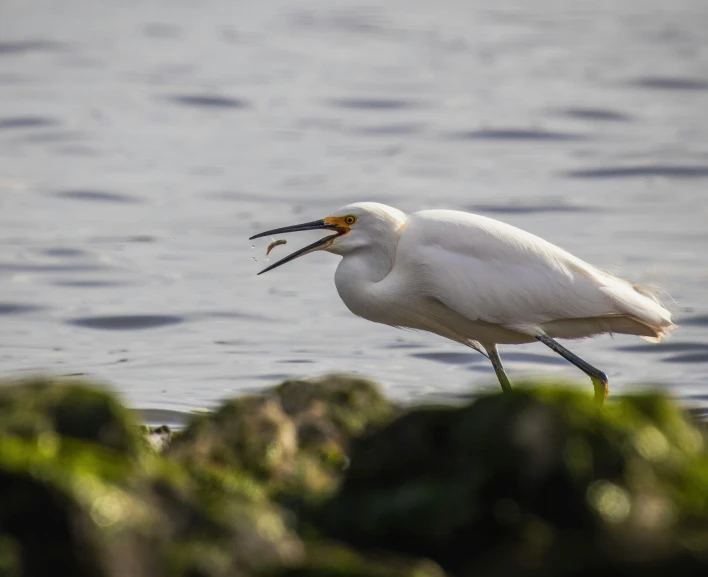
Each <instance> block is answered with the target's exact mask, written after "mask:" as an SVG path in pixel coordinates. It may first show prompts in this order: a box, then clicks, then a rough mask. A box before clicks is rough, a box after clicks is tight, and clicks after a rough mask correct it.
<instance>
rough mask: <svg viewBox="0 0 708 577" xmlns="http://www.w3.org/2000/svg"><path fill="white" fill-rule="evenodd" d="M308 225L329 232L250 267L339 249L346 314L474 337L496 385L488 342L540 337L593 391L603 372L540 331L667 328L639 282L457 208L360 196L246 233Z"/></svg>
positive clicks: (579, 334) (652, 334) (462, 338)
mask: <svg viewBox="0 0 708 577" xmlns="http://www.w3.org/2000/svg"><path fill="white" fill-rule="evenodd" d="M313 228H322V229H329V230H334V231H336V234H334V235H330V236H328V237H325V238H324V239H321V240H320V241H317V242H316V243H313V244H312V245H310V246H308V247H305V249H302V250H300V251H297V252H296V253H294V254H292V255H290V256H288V257H286V258H284V259H282V260H281V261H279V262H277V263H275V264H274V265H272V266H270V267H268V268H267V269H265V270H264V271H262V272H266V271H267V270H271V269H272V268H275V267H277V266H279V265H281V264H284V263H285V262H288V261H290V260H293V259H294V258H297V257H298V256H302V255H303V254H307V253H308V252H312V251H313V250H327V251H329V252H332V253H335V254H339V255H341V256H342V257H343V258H342V260H341V262H340V263H339V266H338V268H337V272H336V275H335V284H336V286H337V291H338V292H339V295H340V296H341V298H342V300H343V301H344V303H345V304H346V305H347V307H348V308H349V309H350V310H351V311H352V312H353V313H354V314H356V315H359V316H361V317H364V318H366V319H368V320H371V321H374V322H378V323H384V324H387V325H391V326H396V327H403V328H411V329H418V330H425V331H430V332H433V333H436V334H439V335H441V336H443V337H446V338H449V339H452V340H455V341H458V342H460V343H464V344H466V345H468V346H471V347H473V348H475V349H477V350H480V351H481V349H482V348H484V349H486V351H487V354H488V356H489V357H490V360H491V361H492V363H493V365H494V368H495V370H496V372H497V375H498V377H499V379H500V382H501V384H502V387H503V388H504V389H507V388H508V387H509V386H510V385H509V382H508V379H507V378H506V374H505V373H504V370H503V368H502V366H501V361H500V360H499V357H498V354H497V351H496V345H499V344H519V343H528V342H533V341H534V340H540V341H541V342H544V344H546V345H548V346H550V347H551V348H552V349H553V350H555V351H556V352H558V353H559V354H561V355H562V356H564V357H565V358H567V359H568V360H569V361H571V362H573V363H574V364H576V365H577V366H578V367H579V368H581V369H582V370H584V371H585V372H586V373H588V375H590V376H591V378H592V379H593V382H594V383H595V389H596V398H597V399H598V400H599V401H603V400H604V396H605V395H606V392H607V378H606V377H605V375H604V373H602V372H601V371H598V370H597V369H595V368H594V367H592V366H591V365H588V364H587V363H585V362H584V361H582V359H579V358H578V357H576V356H575V355H573V354H572V353H570V351H567V349H565V348H563V347H561V346H560V345H559V344H558V343H556V342H555V341H553V340H552V339H553V338H554V337H555V338H583V337H590V336H594V335H598V334H603V333H626V334H633V335H638V336H641V337H643V338H646V339H648V340H654V341H656V340H659V339H661V338H662V337H663V336H665V335H666V334H667V333H668V332H669V331H670V330H671V329H672V328H673V327H674V325H673V323H672V321H671V314H670V313H669V311H668V310H667V309H666V308H665V307H664V306H663V305H662V304H661V303H660V302H659V300H658V298H656V296H655V295H653V294H652V293H651V292H649V291H648V290H645V289H642V288H639V287H636V286H633V285H631V284H630V283H628V282H626V281H624V280H622V279H619V278H617V277H615V276H613V275H611V274H609V273H607V272H605V271H602V270H600V269H598V268H596V267H594V266H592V265H589V264H587V263H586V262H584V261H582V260H580V259H579V258H577V257H575V256H573V255H572V254H570V253H568V252H566V251H564V250H562V249H561V248H559V247H557V246H555V245H553V244H551V243H549V242H547V241H545V240H543V239H541V238H539V237H537V236H534V235H532V234H530V233H528V232H525V231H523V230H521V229H518V228H516V227H513V226H510V225H508V224H505V223H503V222H500V221H497V220H494V219H491V218H486V217H483V216H479V215H475V214H469V213H466V212H458V211H452V210H425V211H421V212H417V213H414V214H411V215H406V214H404V213H403V212H401V211H399V210H397V209H395V208H392V207H389V206H386V205H383V204H378V203H371V202H362V203H356V204H351V205H348V206H345V207H343V208H342V209H340V210H339V211H337V213H336V216H332V217H328V218H325V219H323V220H321V221H314V222H312V223H306V224H304V225H296V226H294V227H285V228H282V229H276V230H273V231H266V232H264V233H261V234H259V235H256V236H255V237H252V238H257V237H259V236H265V235H270V234H278V233H282V232H294V231H297V230H310V229H313Z"/></svg>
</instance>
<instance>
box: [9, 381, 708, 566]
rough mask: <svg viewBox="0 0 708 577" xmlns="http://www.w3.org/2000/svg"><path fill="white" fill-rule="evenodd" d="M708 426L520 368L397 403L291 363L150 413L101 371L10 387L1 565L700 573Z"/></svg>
mask: <svg viewBox="0 0 708 577" xmlns="http://www.w3.org/2000/svg"><path fill="white" fill-rule="evenodd" d="M707 440H708V437H706V430H705V427H704V425H703V424H701V423H699V422H697V421H696V420H695V419H694V417H692V416H691V415H689V414H687V413H685V412H684V411H682V410H680V409H679V408H678V407H677V406H676V405H675V404H674V403H673V402H672V401H670V400H668V399H667V398H665V397H663V396H661V395H660V394H653V393H645V394H640V395H633V396H626V397H613V398H612V401H611V402H610V403H608V404H607V406H606V407H605V408H604V409H600V408H598V407H597V406H596V405H595V404H594V403H593V402H592V399H591V397H590V395H588V394H584V393H582V392H578V390H577V388H572V387H564V386H561V385H553V386H550V385H543V384H542V383H536V384H528V385H527V386H521V387H519V388H518V389H516V390H514V391H513V392H512V393H511V394H507V395H503V394H501V393H499V394H487V395H484V396H482V397H480V398H478V399H476V400H474V401H473V402H471V403H467V404H464V405H459V406H447V405H427V406H413V407H403V406H400V405H398V404H396V403H394V402H392V401H391V400H389V399H387V398H386V397H385V396H384V395H383V394H382V392H381V391H380V389H379V388H378V387H377V386H376V385H375V384H374V383H372V382H370V381H367V380H364V379H360V378H353V377H346V376H338V375H331V376H327V377H323V378H321V379H318V380H312V381H305V380H297V381H296V380H293V381H285V382H283V383H281V384H280V385H278V386H276V387H274V388H272V389H270V390H268V391H266V392H265V393H263V394H259V395H245V396H242V397H237V398H233V399H229V400H226V401H224V402H223V403H222V404H221V405H220V406H219V407H218V408H217V409H215V410H214V411H212V412H208V413H203V414H195V415H194V416H193V417H192V418H191V419H190V420H189V422H188V423H187V424H186V426H185V427H184V428H183V429H181V430H179V431H176V432H174V431H171V430H170V429H169V428H168V427H166V426H162V427H146V426H144V425H142V426H141V425H140V423H139V422H138V421H137V419H136V416H135V414H134V413H133V412H132V411H130V410H129V409H127V408H125V407H124V406H123V405H122V403H121V402H120V400H119V399H118V397H117V396H116V395H114V394H112V393H110V392H107V391H106V390H105V388H104V387H100V386H98V385H96V384H92V383H90V382H86V381H77V380H66V379H61V380H58V379H51V378H44V377H37V378H32V379H25V380H22V381H6V382H5V383H4V384H3V385H2V386H0V575H2V576H5V575H8V576H11V575H16V576H20V575H33V576H34V575H37V576H38V575H48V574H55V575H76V576H106V577H113V576H116V577H117V576H124V575H131V576H143V575H145V576H146V577H147V576H149V577H158V576H162V575H164V576H170V577H172V576H185V577H186V576H190V577H191V576H204V577H227V576H244V577H249V576H254V577H257V576H263V577H281V576H282V577H286V576H287V577H295V576H297V577H326V576H333V577H334V576H339V577H345V576H346V577H359V576H361V577H364V576H373V577H438V576H443V575H451V576H459V577H472V576H477V575H480V576H487V575H489V576H493V575H494V576H497V575H503V576H506V575H509V576H517V575H518V576H521V575H524V576H527V575H578V576H580V575H588V576H590V575H597V574H599V573H601V572H602V573H603V574H604V575H630V576H631V575H637V576H639V575H642V577H646V576H647V575H650V576H651V575H691V574H699V572H701V573H702V572H703V571H706V570H708V445H707V444H706V441H707Z"/></svg>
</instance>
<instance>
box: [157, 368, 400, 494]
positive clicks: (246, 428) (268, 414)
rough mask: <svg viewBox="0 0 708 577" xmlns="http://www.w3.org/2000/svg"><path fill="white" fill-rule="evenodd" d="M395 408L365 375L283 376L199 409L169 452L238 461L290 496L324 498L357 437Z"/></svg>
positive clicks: (226, 465) (214, 464)
mask: <svg viewBox="0 0 708 577" xmlns="http://www.w3.org/2000/svg"><path fill="white" fill-rule="evenodd" d="M397 410H398V409H397V408H396V406H395V405H394V404H393V403H392V402H391V401H389V400H387V399H386V398H385V397H384V396H383V394H382V393H381V392H380V390H379V389H378V388H377V387H376V386H375V385H374V384H373V383H371V382H370V381H367V380H365V379H360V378H352V377H344V376H339V375H331V376H327V377H323V378H321V379H316V380H312V381H306V380H298V381H285V382H284V383H282V384H281V385H279V386H278V387H276V388H274V389H272V390H270V391H267V392H266V393H264V394H262V395H249V396H244V397H238V398H235V399H230V400H227V401H225V402H224V403H222V404H221V405H220V406H219V407H218V408H217V409H216V410H214V411H213V412H211V413H206V414H200V415H197V416H195V417H193V418H192V419H191V420H190V422H189V423H188V424H187V426H186V427H185V429H184V430H183V431H181V432H179V433H178V434H176V435H174V436H173V438H172V442H171V446H170V448H169V450H168V451H167V454H168V455H169V456H170V457H171V458H174V459H176V460H178V461H179V462H181V463H186V464H191V465H193V466H195V467H198V468H202V469H204V468H217V469H239V470H241V471H243V472H245V473H247V474H249V475H252V476H253V477H254V478H255V479H257V480H258V481H259V482H262V483H263V484H264V486H266V487H267V490H268V491H269V492H270V493H271V494H278V495H280V496H282V497H284V499H286V500H287V499H288V498H292V499H295V500H299V499H301V498H302V499H308V498H321V497H322V496H323V495H329V494H331V493H332V492H333V491H334V490H335V489H336V487H337V486H338V483H339V480H340V478H341V476H342V474H343V472H344V470H345V469H346V467H347V466H348V463H349V458H348V451H349V445H350V443H351V441H352V439H354V438H356V437H358V436H361V435H363V434H365V433H367V432H370V431H372V430H374V429H375V428H376V427H379V426H381V425H382V424H383V423H385V422H388V421H390V420H391V418H392V417H393V416H394V415H395V414H396V412H397Z"/></svg>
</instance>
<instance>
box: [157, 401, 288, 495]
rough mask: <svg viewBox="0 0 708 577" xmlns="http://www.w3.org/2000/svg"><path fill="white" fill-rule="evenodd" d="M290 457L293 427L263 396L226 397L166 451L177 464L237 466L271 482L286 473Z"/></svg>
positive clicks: (281, 477) (191, 423) (196, 420)
mask: <svg viewBox="0 0 708 577" xmlns="http://www.w3.org/2000/svg"><path fill="white" fill-rule="evenodd" d="M296 453H297V431H296V428H295V424H294V423H293V421H292V420H291V419H290V418H289V417H288V415H286V414H285V412H283V409H282V408H281V406H280V402H279V400H278V399H277V398H276V397H273V396H269V395H258V396H256V395H254V396H247V397H240V398H236V399H231V400H228V401H226V402H224V403H223V404H222V405H221V406H220V407H219V408H218V409H216V410H215V411H214V412H212V413H206V414H201V415H198V416H196V417H194V418H193V419H192V420H191V421H190V422H189V423H188V424H187V426H186V427H185V429H184V430H183V431H181V432H180V434H179V435H176V436H175V438H174V439H173V441H172V446H171V447H170V451H169V454H170V456H171V457H173V458H175V459H178V460H180V461H181V462H196V463H200V464H202V465H204V466H218V467H231V468H238V469H242V470H245V471H247V472H249V473H251V474H253V475H254V476H256V477H257V478H259V479H261V480H263V481H273V482H278V481H281V480H282V479H283V478H284V477H286V476H287V475H288V474H289V473H291V472H292V470H293V467H294V461H295V455H296Z"/></svg>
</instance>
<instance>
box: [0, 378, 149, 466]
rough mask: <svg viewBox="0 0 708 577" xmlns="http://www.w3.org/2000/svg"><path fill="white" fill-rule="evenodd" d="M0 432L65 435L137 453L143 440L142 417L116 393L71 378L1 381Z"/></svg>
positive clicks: (33, 436) (133, 453)
mask: <svg viewBox="0 0 708 577" xmlns="http://www.w3.org/2000/svg"><path fill="white" fill-rule="evenodd" d="M0 433H2V434H8V435H18V436H21V437H24V438H37V437H40V436H42V435H45V434H46V435H60V436H62V437H68V438H72V439H77V440H81V441H87V442H91V443H97V444H99V445H102V446H104V447H106V448H108V449H111V450H114V451H117V452H119V453H121V454H123V455H127V456H132V457H135V456H137V455H138V454H139V453H140V450H141V448H142V445H143V443H142V439H141V437H140V433H139V425H138V423H137V421H135V420H134V417H133V415H132V414H131V413H130V412H129V411H128V410H127V409H126V408H125V407H123V406H122V405H121V403H120V402H119V401H118V400H117V399H116V398H115V397H114V396H112V395H110V394H108V393H107V392H104V391H103V390H100V389H99V388H98V387H96V386H95V385H94V386H89V385H87V384H85V383H83V382H80V381H77V380H70V379H67V380H63V379H62V380H54V379H50V378H44V377H36V378H32V379H26V380H23V381H6V382H0Z"/></svg>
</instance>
